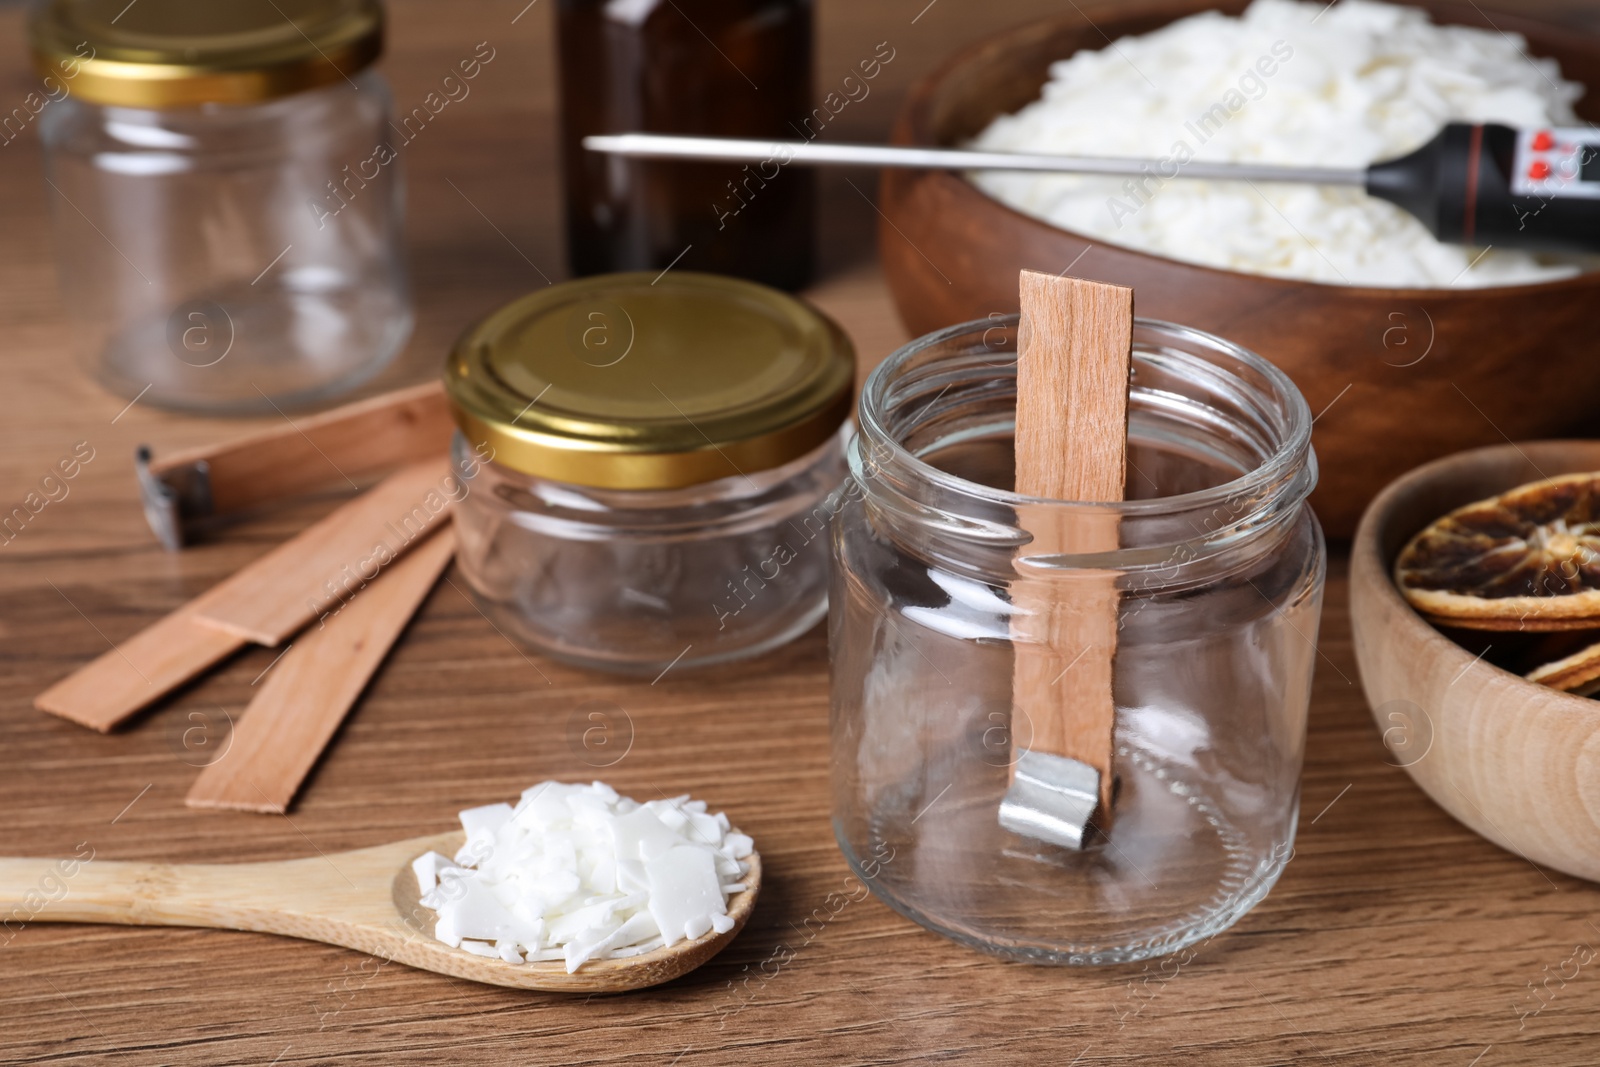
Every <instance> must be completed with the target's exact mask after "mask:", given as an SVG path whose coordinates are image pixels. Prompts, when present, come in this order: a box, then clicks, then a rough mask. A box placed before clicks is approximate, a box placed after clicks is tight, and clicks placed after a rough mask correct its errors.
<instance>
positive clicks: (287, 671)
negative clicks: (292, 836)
mask: <svg viewBox="0 0 1600 1067" xmlns="http://www.w3.org/2000/svg"><path fill="white" fill-rule="evenodd" d="M455 547H456V538H455V531H454V530H452V529H449V528H448V527H447V528H445V529H442V530H439V531H438V532H436V533H430V534H428V535H427V540H426V541H425V542H424V543H423V544H422V546H421V547H420V548H417V549H416V550H415V551H413V552H409V553H407V554H406V555H405V556H404V557H403V558H402V559H400V560H399V561H398V562H396V563H394V564H393V565H392V567H391V569H390V571H388V572H386V573H384V574H382V575H380V578H381V580H380V581H374V582H373V583H371V585H369V586H368V587H367V588H365V589H362V590H361V591H360V592H359V593H357V594H356V595H355V596H354V597H353V598H352V599H351V600H350V602H349V603H348V604H346V605H344V606H343V607H341V608H340V609H339V611H338V613H337V614H335V615H332V616H331V617H329V618H328V619H327V620H326V622H325V623H324V624H323V625H322V626H320V627H318V628H314V629H311V630H309V631H308V632H307V633H305V634H302V635H301V636H300V637H299V638H297V639H296V640H295V643H294V644H293V645H291V646H290V648H289V651H288V652H286V653H284V655H283V662H281V663H279V664H277V665H275V666H274V667H273V668H272V670H271V673H270V674H268V676H267V680H266V681H265V682H264V683H263V684H262V687H261V691H260V692H259V693H257V694H256V697H255V699H254V700H252V701H250V706H249V707H248V708H246V709H245V715H244V718H242V719H240V720H239V724H238V725H237V726H236V727H235V728H234V731H233V736H232V738H231V739H230V742H231V743H230V744H229V747H228V750H227V752H226V753H225V754H224V755H223V756H222V757H221V758H220V759H218V760H217V761H216V762H215V763H213V764H211V765H210V766H208V767H206V769H205V770H203V771H201V772H200V777H199V778H198V779H196V781H195V783H194V786H193V788H191V789H190V790H189V796H188V799H187V801H186V802H187V803H188V805H189V806H190V807H191V808H228V809H232V810H235V811H256V812H265V813H275V814H280V815H281V814H283V813H284V812H286V811H288V810H289V804H290V802H291V801H293V800H294V796H295V794H296V793H297V792H299V791H300V783H301V782H303V781H305V777H306V775H308V774H310V773H311V768H312V767H313V766H315V765H316V762H317V760H318V758H319V757H321V755H322V750H323V749H325V748H326V747H327V746H328V742H329V741H331V740H333V735H334V733H335V732H336V731H337V730H338V729H339V724H340V723H342V722H343V721H344V718H345V715H346V714H348V713H349V711H350V709H351V708H352V707H354V706H355V702H356V699H357V698H358V697H360V696H361V692H362V690H364V689H365V688H366V686H367V683H368V682H369V681H370V680H371V679H372V676H373V675H374V674H376V673H377V671H378V667H379V665H380V664H382V663H383V660H384V658H385V657H386V656H387V655H388V654H389V649H390V648H391V647H392V646H393V645H394V643H395V641H397V640H398V639H399V637H400V634H401V632H402V631H403V630H404V629H405V628H406V624H407V623H409V622H410V621H411V616H413V615H414V614H416V612H417V609H418V608H420V607H421V606H422V602H423V601H424V600H426V599H427V596H428V592H429V590H431V589H432V588H433V587H434V584H435V583H436V582H438V580H439V575H440V574H442V573H443V572H444V569H445V567H447V566H449V564H450V560H451V558H452V557H453V556H454V555H455Z"/></svg>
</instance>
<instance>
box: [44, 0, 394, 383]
mask: <svg viewBox="0 0 1600 1067" xmlns="http://www.w3.org/2000/svg"><path fill="white" fill-rule="evenodd" d="M382 28H383V20H382V8H381V6H380V5H379V3H378V0H293V2H290V0H238V2H230V3H227V4H216V3H209V2H201V0H140V2H139V3H137V4H133V5H129V4H127V2H126V0H122V2H121V3H113V2H101V0H49V2H48V3H45V4H44V5H42V6H41V7H39V8H37V9H36V11H35V14H34V18H33V22H32V25H31V27H30V30H31V34H32V41H33V49H34V55H35V63H36V66H37V67H38V68H39V70H40V73H41V74H43V75H45V77H46V84H47V87H48V86H49V85H51V84H56V85H59V86H61V87H62V92H63V95H62V96H61V98H60V99H57V100H55V101H53V102H52V103H51V104H50V105H49V106H48V107H46V108H45V109H44V111H43V114H42V115H41V117H40V136H41V138H42V141H43V145H44V157H45V177H46V181H47V182H48V183H49V185H50V190H49V197H50V200H51V202H52V205H53V209H54V215H55V222H56V233H57V244H58V248H59V264H60V273H61V281H62V288H63V294H64V298H65V300H66V304H67V308H68V310H69V312H70V314H71V317H72V320H73V323H74V327H75V329H76V331H77V333H78V341H79V347H80V349H81V351H82V354H83V357H84V359H85V361H86V362H87V364H88V365H89V368H90V370H91V371H92V373H93V374H94V375H95V376H96V377H97V378H98V379H99V380H100V381H101V382H102V383H103V384H104V385H105V386H106V387H107V388H109V389H111V390H112V391H113V392H116V393H118V394H120V395H122V396H125V397H128V398H129V399H132V398H134V397H138V398H139V399H140V400H141V402H143V403H150V404H155V405H158V406H162V407H167V408H174V409H180V410H188V411H195V412H202V413H213V414H233V413H239V414H244V413H251V412H271V411H273V410H274V409H275V408H286V407H292V406H304V405H307V404H312V403H315V402H318V401H321V400H324V399H327V398H330V397H333V396H336V395H338V394H340V393H343V392H347V391H349V390H350V389H352V388H354V387H356V386H357V385H359V384H361V383H362V382H363V381H365V380H367V379H369V378H371V377H372V376H373V375H375V374H376V373H378V371H379V370H381V369H382V368H383V367H384V366H385V365H386V364H387V363H388V362H389V361H390V359H392V358H393V356H394V355H395V354H396V353H397V352H398V351H399V349H400V347H401V345H402V344H404V342H405V340H406V337H407V336H408V334H409V333H410V329H411V310H410V303H409V298H408V295H407V286H406V277H405V270H404V266H403V263H402V260H401V215H402V207H403V201H402V196H403V194H402V181H401V174H400V160H399V158H398V153H397V152H396V150H395V148H394V147H393V142H394V135H393V131H392V130H391V127H390V117H391V110H392V109H391V101H390V95H389V90H388V87H387V85H386V84H385V82H384V80H383V78H382V76H381V75H379V74H378V73H377V72H376V71H375V70H372V69H370V64H371V63H372V61H373V60H374V59H376V58H377V56H378V54H379V51H380V50H381V43H382Z"/></svg>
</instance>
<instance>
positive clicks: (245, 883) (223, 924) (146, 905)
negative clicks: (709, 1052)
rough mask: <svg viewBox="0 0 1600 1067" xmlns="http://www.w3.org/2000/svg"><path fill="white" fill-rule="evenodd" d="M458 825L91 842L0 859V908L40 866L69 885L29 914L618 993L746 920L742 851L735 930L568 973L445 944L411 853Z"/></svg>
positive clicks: (660, 977) (17, 898)
mask: <svg viewBox="0 0 1600 1067" xmlns="http://www.w3.org/2000/svg"><path fill="white" fill-rule="evenodd" d="M464 840H465V838H464V836H463V835H462V834H460V833H449V834H436V835H434V836H431V837H418V838H411V839H409V840H405V841H396V842H394V843H392V844H387V845H376V846H374V847H372V848H363V849H356V850H353V851H350V852H339V853H335V854H333V855H328V854H327V853H323V854H322V855H320V856H311V857H308V858H305V859H295V860H278V861H274V862H269V863H234V864H199V863H189V864H169V863H127V862H123V863H118V862H113V861H107V860H101V859H98V858H96V857H95V856H94V855H93V850H92V849H91V850H90V852H89V853H87V854H85V853H83V852H81V851H79V852H74V853H73V855H72V856H70V857H64V858H61V859H55V860H47V859H8V858H0V914H10V913H12V912H15V911H17V910H18V909H23V908H26V907H27V906H28V905H27V904H26V901H27V900H28V896H29V894H30V893H34V892H37V881H38V877H39V871H40V870H41V868H43V869H46V870H52V871H54V872H55V873H56V876H57V880H58V881H59V882H60V883H61V884H62V885H70V886H71V892H70V893H67V894H66V895H64V896H63V897H62V898H61V899H60V900H59V901H55V902H53V903H54V906H53V907H51V908H49V909H42V910H40V911H39V913H38V915H37V917H36V918H35V919H34V921H35V922H68V923H111V924H116V925H124V926H199V927H208V928H213V929H218V930H247V931H252V932H255V933H263V934H279V935H281V936H283V937H292V938H298V939H299V940H302V941H320V942H323V943H325V944H329V945H340V946H342V947H344V948H353V949H355V950H357V951H358V952H362V953H366V954H367V955H369V956H373V957H376V958H377V959H381V960H383V961H384V962H385V963H403V964H405V965H406V966H408V967H415V968H417V969H419V970H424V971H433V972H435V973H437V974H442V975H449V976H452V977H455V978H464V979H466V980H467V981H469V982H480V983H483V984H485V985H495V986H504V987H507V988H510V989H537V990H543V991H546V992H557V993H588V994H595V993H620V992H627V991H630V990H635V989H644V988H647V987H649V986H653V985H660V984H661V983H662V982H670V981H672V980H673V979H675V978H680V977H682V976H683V975H685V974H688V973H689V972H690V971H692V970H694V969H695V968H696V967H699V966H700V965H701V964H703V963H705V962H706V961H707V960H709V959H711V958H712V957H713V956H715V955H716V954H717V953H718V952H721V951H722V950H723V949H724V948H726V947H727V946H728V945H729V944H730V943H731V942H732V941H733V939H734V938H735V937H737V936H739V931H740V930H742V929H743V928H744V925H745V923H746V922H748V921H749V919H750V913H751V911H752V910H753V909H754V907H755V902H756V899H757V897H758V895H759V894H760V892H761V857H760V856H759V855H758V854H756V853H751V854H750V856H749V857H748V858H747V859H746V860H745V862H746V863H748V864H749V865H750V871H749V874H748V875H746V876H745V879H744V883H743V884H744V885H745V886H746V888H745V889H744V890H743V891H742V892H739V893H735V894H733V895H732V896H731V897H729V898H728V917H729V918H730V919H732V920H733V923H734V925H733V929H731V930H729V931H728V932H727V933H725V934H716V933H708V934H705V935H704V936H702V937H698V938H695V939H694V940H692V941H680V942H678V943H677V944H675V945H668V946H665V947H662V948H659V949H656V950H655V951H653V952H646V953H644V954H642V955H639V956H634V957H631V958H626V959H618V960H595V961H593V962H591V963H589V964H586V965H585V966H583V967H581V968H579V969H578V970H577V971H576V972H575V973H573V974H568V973H567V971H566V967H565V965H564V964H561V963H553V962H544V963H526V964H512V963H507V962H506V961H504V960H501V959H487V958H485V957H482V956H476V955H473V954H472V953H470V952H465V951H463V950H461V949H458V948H451V947H450V946H449V945H446V944H445V943H444V942H442V941H438V940H436V939H435V938H434V937H433V932H432V931H433V925H434V916H433V913H432V912H431V911H430V910H429V909H428V908H427V907H425V906H423V905H422V903H421V902H420V893H419V892H418V886H417V879H416V876H415V875H414V874H413V873H412V871H411V861H412V860H414V859H416V858H417V857H418V856H421V855H423V854H424V853H426V852H430V851H432V852H442V853H444V854H446V855H453V854H454V853H455V852H456V850H457V849H459V848H460V847H461V845H462V843H463V841H464Z"/></svg>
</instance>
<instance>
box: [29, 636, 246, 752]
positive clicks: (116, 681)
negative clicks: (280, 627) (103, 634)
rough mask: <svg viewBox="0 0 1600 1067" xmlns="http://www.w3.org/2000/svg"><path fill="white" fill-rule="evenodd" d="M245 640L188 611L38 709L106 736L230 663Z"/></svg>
mask: <svg viewBox="0 0 1600 1067" xmlns="http://www.w3.org/2000/svg"><path fill="white" fill-rule="evenodd" d="M247 644H249V642H248V641H247V640H245V638H243V637H241V636H240V635H238V634H235V633H229V632H228V631H226V630H219V629H217V628H216V627H215V626H209V625H207V624H206V623H203V622H201V621H199V620H198V619H196V618H195V615H194V611H193V609H192V608H191V607H190V606H188V605H185V606H184V607H182V608H179V609H178V610H177V611H174V612H173V613H172V614H170V615H168V616H167V617H165V618H164V619H162V620H161V621H159V622H157V623H155V624H154V625H152V626H147V627H145V628H144V629H143V630H140V631H139V632H138V633H136V634H134V635H133V636H132V637H129V638H125V639H123V640H122V641H120V642H117V643H114V644H113V645H112V647H111V648H110V649H108V650H107V651H105V652H102V653H101V654H100V655H99V656H97V657H95V658H94V659H93V660H91V661H90V662H89V663H86V664H85V665H84V666H82V667H79V668H78V669H77V670H75V671H73V672H72V673H71V674H69V675H67V676H66V677H65V678H63V679H61V681H59V682H57V683H56V684H54V685H52V686H51V687H50V688H49V689H46V690H45V691H44V692H42V693H40V694H39V695H38V696H36V697H34V698H33V706H34V707H36V708H38V709H39V710H40V711H48V712H49V713H50V714H52V715H59V716H61V717H62V718H63V719H70V720H72V721H73V722H75V723H77V724H79V725H80V726H87V727H89V728H90V729H91V730H99V731H100V732H101V733H105V732H107V731H109V730H111V729H113V728H114V727H116V726H117V725H119V724H121V723H123V722H125V721H127V720H128V719H129V718H131V717H132V716H133V715H135V714H137V713H138V712H140V711H143V710H144V709H145V708H147V707H149V706H150V705H151V704H154V703H155V702H156V701H158V700H160V699H161V698H162V697H164V696H166V695H167V694H169V693H171V692H172V691H173V690H174V689H177V688H179V687H180V686H182V685H183V684H184V683H186V682H189V681H192V680H193V679H195V678H198V677H199V676H200V675H202V674H204V673H205V672H206V671H209V670H210V669H211V668H212V667H215V666H216V665H217V664H218V663H221V662H222V661H223V660H225V659H227V658H228V657H229V656H231V655H233V654H234V653H235V652H237V651H239V650H240V649H241V648H243V647H244V646H245V645H247Z"/></svg>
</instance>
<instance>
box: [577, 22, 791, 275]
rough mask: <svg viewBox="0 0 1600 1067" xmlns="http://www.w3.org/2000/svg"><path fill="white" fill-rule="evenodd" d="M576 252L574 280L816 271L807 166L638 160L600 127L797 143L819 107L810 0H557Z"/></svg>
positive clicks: (774, 161) (789, 273) (788, 273)
mask: <svg viewBox="0 0 1600 1067" xmlns="http://www.w3.org/2000/svg"><path fill="white" fill-rule="evenodd" d="M557 22H558V27H557V53H558V62H559V65H560V71H561V75H560V92H561V117H562V153H563V157H564V158H563V164H564V170H565V179H566V202H567V258H568V261H569V263H570V265H571V268H572V272H573V273H574V274H579V275H582V274H597V273H601V272H605V271H617V270H662V269H664V268H666V267H667V266H669V265H675V266H676V267H677V268H678V269H683V270H700V271H711V272H715V273H719V274H733V275H738V276H741V277H745V278H750V279H753V280H755V281H760V282H765V283H767V284H768V285H775V286H778V287H780V288H784V289H798V288H800V287H801V286H803V285H805V284H806V282H808V281H809V280H810V278H811V272H812V218H813V216H812V213H813V210H814V209H813V195H812V182H811V175H810V173H809V172H807V171H805V170H802V169H801V168H798V167H794V166H784V165H782V164H781V163H780V162H779V161H778V160H777V159H774V160H772V161H769V162H766V163H752V164H738V163H688V162H681V161H668V160H627V159H621V158H615V157H607V156H603V155H600V154H598V153H595V152H590V151H587V150H586V149H584V148H583V146H582V144H581V141H582V139H583V138H584V137H585V136H587V135H589V134H592V133H622V132H627V131H633V130H639V131H646V132H650V133H687V134H704V135H708V136H714V137H761V138H767V137H770V138H773V139H775V140H776V139H783V140H796V139H799V138H800V137H802V136H803V135H802V134H801V133H798V132H797V131H796V128H795V125H794V124H795V123H796V122H798V121H799V120H800V119H803V118H804V117H805V116H806V115H807V114H809V111H810V108H811V106H812V104H811V0H560V2H559V4H558V6H557Z"/></svg>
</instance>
